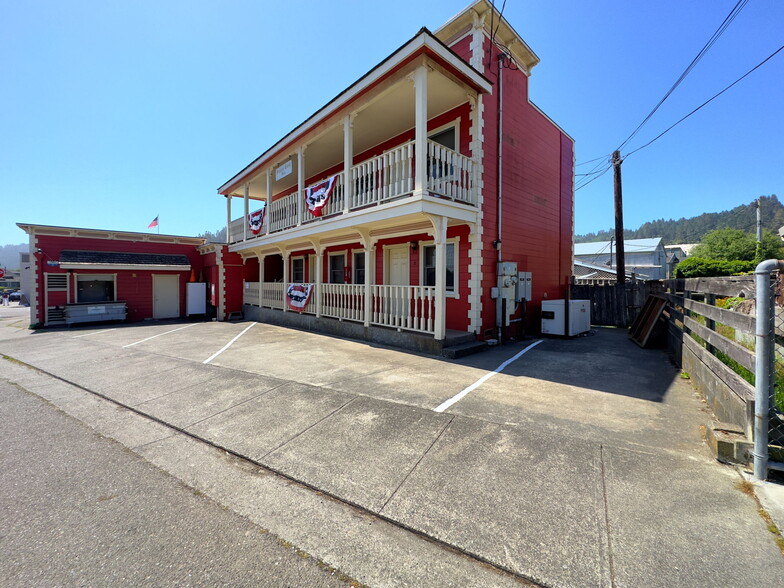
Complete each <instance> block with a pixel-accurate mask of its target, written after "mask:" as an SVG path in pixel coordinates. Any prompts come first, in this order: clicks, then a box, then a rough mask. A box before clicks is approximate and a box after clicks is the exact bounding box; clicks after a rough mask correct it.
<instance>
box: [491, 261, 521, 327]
mask: <svg viewBox="0 0 784 588" xmlns="http://www.w3.org/2000/svg"><path fill="white" fill-rule="evenodd" d="M497 268H498V269H497V273H498V286H497V288H498V298H496V312H497V313H498V316H499V317H501V320H502V322H501V324H503V325H504V326H509V321H510V319H511V317H512V315H513V314H514V312H515V308H516V306H517V299H516V296H517V263H516V262H514V261H499V262H498V266H497Z"/></svg>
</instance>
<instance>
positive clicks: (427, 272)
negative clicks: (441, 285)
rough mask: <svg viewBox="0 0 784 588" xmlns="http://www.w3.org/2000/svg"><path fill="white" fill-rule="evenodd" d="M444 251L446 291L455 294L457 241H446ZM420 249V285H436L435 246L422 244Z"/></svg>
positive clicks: (448, 293)
mask: <svg viewBox="0 0 784 588" xmlns="http://www.w3.org/2000/svg"><path fill="white" fill-rule="evenodd" d="M444 250H445V251H446V293H447V295H451V296H456V295H457V259H456V252H457V251H458V248H457V241H456V240H453V241H448V242H447V243H446V246H445V247H444ZM421 251H422V263H421V267H422V285H423V286H435V285H436V246H435V245H423V246H422V248H421Z"/></svg>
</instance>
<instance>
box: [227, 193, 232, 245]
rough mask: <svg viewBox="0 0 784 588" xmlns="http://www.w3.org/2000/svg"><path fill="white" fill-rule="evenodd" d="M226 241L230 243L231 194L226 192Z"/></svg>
mask: <svg viewBox="0 0 784 588" xmlns="http://www.w3.org/2000/svg"><path fill="white" fill-rule="evenodd" d="M226 243H231V194H226Z"/></svg>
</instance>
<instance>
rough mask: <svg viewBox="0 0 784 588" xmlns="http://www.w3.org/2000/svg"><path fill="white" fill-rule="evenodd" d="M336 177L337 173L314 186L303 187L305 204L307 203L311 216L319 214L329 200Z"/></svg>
mask: <svg viewBox="0 0 784 588" xmlns="http://www.w3.org/2000/svg"><path fill="white" fill-rule="evenodd" d="M337 179H338V175H337V174H335V175H334V176H332V177H331V178H328V179H326V180H324V181H323V182H321V183H319V184H316V185H315V186H311V187H310V188H305V204H307V205H308V210H309V211H310V213H311V214H312V215H313V216H321V209H322V208H324V205H325V204H326V203H327V200H329V197H330V195H331V194H332V189H333V188H334V187H335V181H336V180H337Z"/></svg>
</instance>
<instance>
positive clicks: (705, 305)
mask: <svg viewBox="0 0 784 588" xmlns="http://www.w3.org/2000/svg"><path fill="white" fill-rule="evenodd" d="M663 285H664V290H665V291H664V292H663V293H661V294H660V296H663V297H664V298H665V299H666V300H667V302H668V304H667V307H666V308H665V310H664V313H663V315H664V320H665V321H666V326H667V337H668V342H669V348H670V350H671V351H672V352H673V359H674V361H675V362H676V363H677V364H678V365H679V366H680V367H681V368H682V369H683V371H684V372H686V373H688V375H689V377H690V378H691V380H692V383H693V384H694V386H695V387H696V388H697V389H698V390H700V391H701V392H702V393H703V394H704V395H705V399H706V400H707V402H708V404H709V405H710V407H711V408H712V410H713V413H714V414H715V415H716V417H717V418H718V419H719V420H720V421H723V422H727V423H732V424H734V425H737V426H739V427H742V428H743V429H744V431H745V433H746V436H747V438H749V439H750V438H751V431H752V428H753V424H754V387H753V386H752V384H751V383H750V381H751V380H752V378H753V374H754V361H755V359H754V333H755V309H754V304H755V296H756V292H755V285H754V276H733V277H728V278H691V279H685V280H667V281H665V282H663ZM730 297H732V298H735V300H734V304H727V301H726V299H727V298H730ZM738 299H745V302H742V303H739V302H740V301H739V300H738ZM717 302H718V305H717ZM722 306H725V307H726V306H729V307H732V306H734V308H735V309H736V310H730V309H729V308H722Z"/></svg>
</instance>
